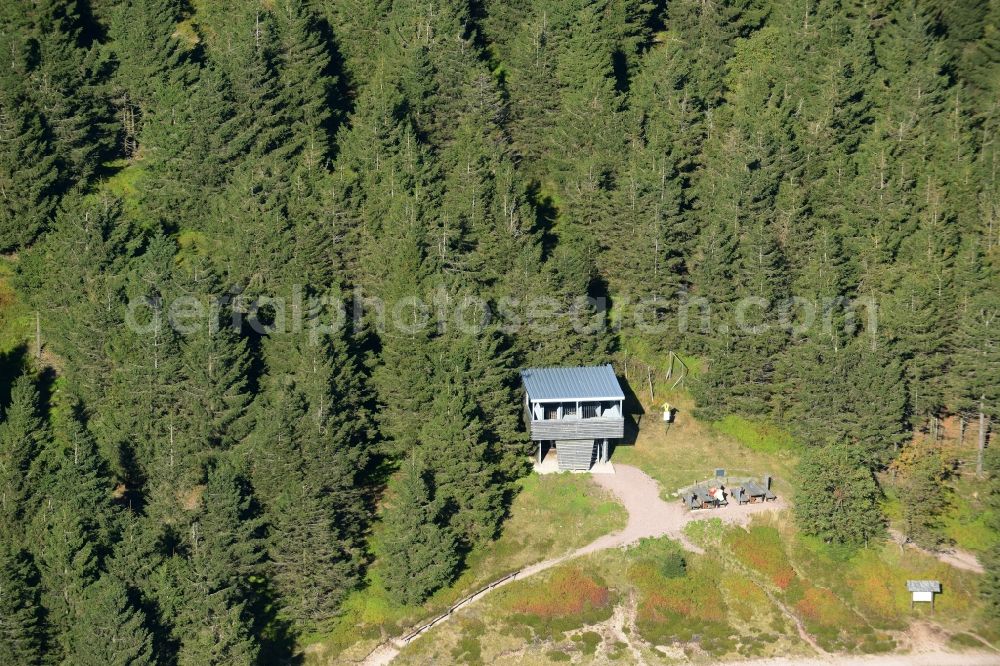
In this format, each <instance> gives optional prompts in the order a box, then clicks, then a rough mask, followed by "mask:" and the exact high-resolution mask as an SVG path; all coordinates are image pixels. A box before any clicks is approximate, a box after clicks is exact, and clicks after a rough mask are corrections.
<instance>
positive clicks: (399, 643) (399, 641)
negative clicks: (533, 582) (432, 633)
mask: <svg viewBox="0 0 1000 666" xmlns="http://www.w3.org/2000/svg"><path fill="white" fill-rule="evenodd" d="M522 571H523V569H518V570H517V571H512V572H511V573H509V574H507V575H505V576H501V577H500V578H497V579H496V580H495V581H493V582H492V583H490V584H488V585H486V586H484V587H481V588H479V589H478V590H476V591H475V592H473V593H472V594H467V595H466V596H464V597H462V598H461V599H459V600H458V601H456V602H455V603H453V604H452V605H451V606H449V607H448V610H446V611H444V612H443V613H440V614H439V615H436V616H434V618H433V619H431V620H429V621H427V622H424V623H423V624H421V625H420V626H418V627H416V628H415V629H412V630H411V631H410V632H409V633H407V634H404V635H403V636H401V637H400V638H393V639H389V640H388V641H383V642H381V643H379V644H378V645H376V646H375V647H374V648H372V651H371V652H369V653H368V654H367V655H365V658H364V659H363V660H362V662H364V661H366V660H367V659H368V657H370V656H371V655H373V654H374V653H375V652H376V651H377V650H378V649H379V648H381V647H383V646H384V645H386V643H393V644H395V646H396V647H398V648H403V647H405V646H407V645H409V644H410V643H411V642H413V640H414V639H416V638H417V637H418V636H420V635H421V634H422V633H424V632H425V631H428V630H429V629H431V628H433V627H435V626H437V625H438V624H440V623H441V622H444V621H445V620H447V619H448V618H449V617H451V616H452V614H453V613H455V612H456V611H458V610H460V609H462V608H464V607H465V606H467V605H469V604H470V603H472V602H473V601H475V600H476V599H478V598H479V597H481V596H483V595H485V594H487V593H488V592H491V591H492V590H493V589H495V588H497V587H499V586H501V585H504V584H505V583H508V582H510V581H512V580H514V579H515V578H517V577H518V575H520V573H521V572H522Z"/></svg>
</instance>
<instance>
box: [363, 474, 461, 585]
mask: <svg viewBox="0 0 1000 666" xmlns="http://www.w3.org/2000/svg"><path fill="white" fill-rule="evenodd" d="M430 479H431V470H429V469H427V467H426V466H425V465H424V464H423V463H421V462H420V460H419V458H418V457H417V454H414V455H413V456H411V458H410V459H409V460H407V461H406V462H405V463H404V464H403V468H402V470H401V473H400V475H399V477H398V479H397V480H396V483H394V484H392V485H393V486H394V487H393V488H392V490H393V491H394V493H393V496H392V499H391V500H390V503H389V504H388V505H387V506H386V507H385V509H384V510H383V515H382V526H381V529H380V532H379V533H378V536H377V541H376V543H377V549H378V555H379V556H380V561H381V569H380V570H379V573H380V574H381V582H382V584H383V585H384V586H385V588H386V589H387V590H388V591H389V593H390V594H391V595H392V596H393V598H395V599H397V600H398V601H399V602H401V603H404V604H417V603H420V602H421V601H423V600H424V599H425V598H427V596H428V595H430V594H431V593H433V592H434V591H435V590H437V589H439V588H441V587H442V586H444V585H446V584H448V583H449V582H450V581H451V580H452V578H453V577H454V575H455V570H456V567H457V566H458V560H459V556H458V552H457V549H458V543H457V542H456V541H455V537H454V536H453V535H452V533H451V531H450V530H449V529H448V528H447V527H444V526H443V525H442V524H441V520H442V518H443V517H442V516H441V511H442V507H441V504H440V502H438V501H437V500H436V498H435V497H434V489H433V485H432V481H431V480H430Z"/></svg>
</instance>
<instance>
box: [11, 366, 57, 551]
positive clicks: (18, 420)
mask: <svg viewBox="0 0 1000 666" xmlns="http://www.w3.org/2000/svg"><path fill="white" fill-rule="evenodd" d="M38 409H39V405H38V390H37V389H36V388H35V384H34V381H33V378H32V377H31V376H30V375H22V376H21V377H18V378H17V381H15V383H14V386H13V388H12V389H11V398H10V404H9V405H6V406H5V408H4V410H3V420H2V421H0V533H2V534H3V535H4V538H5V539H11V540H13V539H18V538H23V536H24V534H23V530H24V527H25V525H24V520H25V519H26V518H27V517H28V516H29V515H30V514H29V512H30V508H31V506H32V505H33V503H34V502H33V501H32V495H33V491H32V486H33V484H32V471H37V468H35V465H34V463H35V459H36V457H37V456H38V454H39V453H40V449H41V447H42V446H44V445H45V442H46V439H47V433H46V431H45V428H44V425H43V422H42V419H41V418H40V416H39V412H38ZM33 468H34V469H33Z"/></svg>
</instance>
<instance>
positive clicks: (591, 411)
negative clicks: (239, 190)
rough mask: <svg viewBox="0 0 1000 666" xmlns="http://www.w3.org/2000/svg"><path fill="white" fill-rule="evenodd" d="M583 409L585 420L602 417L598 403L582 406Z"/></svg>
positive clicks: (588, 403) (587, 403)
mask: <svg viewBox="0 0 1000 666" xmlns="http://www.w3.org/2000/svg"><path fill="white" fill-rule="evenodd" d="M581 408H582V409H583V418H585V419H596V418H597V417H598V416H600V415H601V405H600V404H599V403H596V402H586V403H584V404H583V405H581Z"/></svg>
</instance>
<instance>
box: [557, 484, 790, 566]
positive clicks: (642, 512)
mask: <svg viewBox="0 0 1000 666" xmlns="http://www.w3.org/2000/svg"><path fill="white" fill-rule="evenodd" d="M593 478H594V481H595V482H596V483H597V484H598V485H600V486H602V487H604V488H605V489H607V490H609V491H610V492H611V493H612V494H613V495H614V496H615V497H617V498H618V500H619V501H620V502H621V503H622V505H624V507H625V509H626V510H627V511H628V524H627V525H626V526H625V529H624V530H622V531H621V532H616V533H615V534H608V535H606V536H603V537H601V538H600V539H597V540H596V541H594V542H593V543H591V544H588V545H586V546H584V547H583V548H581V549H579V550H577V551H576V552H574V553H573V554H572V557H578V556H580V555H586V554H588V553H593V552H594V551H598V550H603V549H605V548H616V547H621V546H627V545H629V544H633V543H635V542H636V541H638V540H639V539H643V538H645V537H660V536H669V537H671V538H673V539H676V540H678V541H680V542H681V544H683V545H684V547H685V548H687V549H688V550H691V551H693V552H696V553H701V552H703V551H702V549H701V548H699V547H698V546H696V545H695V544H693V543H691V542H690V541H688V539H687V538H686V537H685V536H684V533H683V531H682V530H683V529H684V526H685V525H687V524H688V523H690V522H691V521H693V520H701V519H704V518H720V519H721V520H722V521H723V522H726V523H733V524H739V525H742V524H745V523H747V522H748V521H749V520H750V516H752V515H753V514H755V513H762V512H765V511H778V510H781V509H784V508H785V506H786V505H785V502H784V501H783V500H782V499H781V498H778V499H777V500H775V501H773V502H764V503H762V504H735V503H731V504H730V505H729V506H724V507H721V508H719V509H702V510H699V511H690V510H688V509H687V508H685V507H684V506H683V505H682V504H681V501H680V499H677V500H675V501H672V502H664V501H663V500H662V499H660V485H659V484H658V483H657V482H656V481H655V480H654V479H652V478H651V477H650V476H648V475H647V474H646V473H645V472H643V471H642V470H640V469H638V468H636V467H632V466H631V465H615V473H614V474H601V475H594V477H593Z"/></svg>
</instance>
